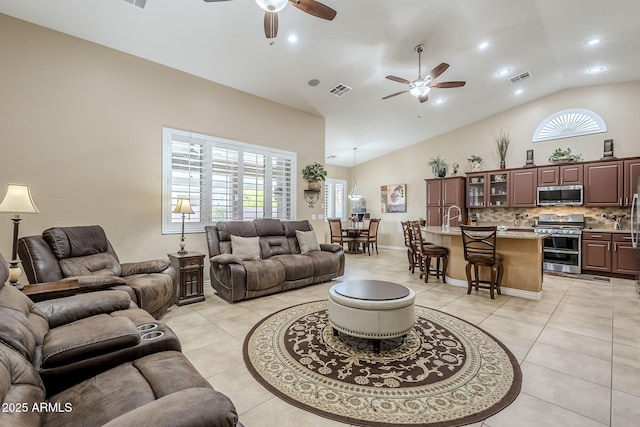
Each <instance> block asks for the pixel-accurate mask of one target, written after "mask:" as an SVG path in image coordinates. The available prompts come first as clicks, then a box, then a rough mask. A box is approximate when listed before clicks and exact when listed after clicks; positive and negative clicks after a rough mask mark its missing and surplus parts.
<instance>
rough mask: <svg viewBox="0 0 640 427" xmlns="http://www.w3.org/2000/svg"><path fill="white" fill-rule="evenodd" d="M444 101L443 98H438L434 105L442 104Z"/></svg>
mask: <svg viewBox="0 0 640 427" xmlns="http://www.w3.org/2000/svg"><path fill="white" fill-rule="evenodd" d="M445 101H446V99H445V98H438V99H436V104H443V103H444V102H445Z"/></svg>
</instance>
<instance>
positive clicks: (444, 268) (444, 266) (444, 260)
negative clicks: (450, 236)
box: [442, 255, 449, 283]
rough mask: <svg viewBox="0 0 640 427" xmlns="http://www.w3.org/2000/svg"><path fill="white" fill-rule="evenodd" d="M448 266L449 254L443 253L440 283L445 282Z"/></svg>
mask: <svg viewBox="0 0 640 427" xmlns="http://www.w3.org/2000/svg"><path fill="white" fill-rule="evenodd" d="M448 266H449V256H448V255H445V256H443V257H442V283H446V282H447V281H446V280H445V278H444V277H445V276H444V275H445V274H446V272H447V267H448Z"/></svg>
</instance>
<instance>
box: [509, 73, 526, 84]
mask: <svg viewBox="0 0 640 427" xmlns="http://www.w3.org/2000/svg"><path fill="white" fill-rule="evenodd" d="M529 78H531V73H530V72H529V71H525V72H524V73H522V74H518V75H516V76H513V77H509V81H510V82H511V83H514V84H515V83H520V82H521V81H523V80H527V79H529Z"/></svg>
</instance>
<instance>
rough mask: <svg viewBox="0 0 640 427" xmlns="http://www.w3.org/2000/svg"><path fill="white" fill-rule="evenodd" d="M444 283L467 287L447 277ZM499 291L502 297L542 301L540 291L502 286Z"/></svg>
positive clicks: (463, 282) (462, 281)
mask: <svg viewBox="0 0 640 427" xmlns="http://www.w3.org/2000/svg"><path fill="white" fill-rule="evenodd" d="M446 282H447V284H449V285H452V286H459V287H462V288H466V287H467V285H468V284H467V281H466V280H459V279H452V278H451V277H449V276H446ZM500 291H501V292H502V294H503V295H509V296H510V297H519V298H525V299H531V300H534V301H540V300H542V291H540V292H532V291H525V290H522V289H514V288H507V287H504V286H501V287H500Z"/></svg>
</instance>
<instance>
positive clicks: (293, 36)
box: [287, 34, 298, 43]
mask: <svg viewBox="0 0 640 427" xmlns="http://www.w3.org/2000/svg"><path fill="white" fill-rule="evenodd" d="M287 40H289V43H295V42H297V41H298V36H297V35H296V34H290V35H289V37H287Z"/></svg>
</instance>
